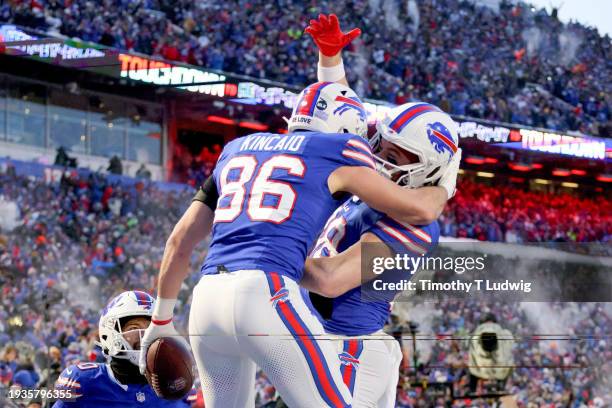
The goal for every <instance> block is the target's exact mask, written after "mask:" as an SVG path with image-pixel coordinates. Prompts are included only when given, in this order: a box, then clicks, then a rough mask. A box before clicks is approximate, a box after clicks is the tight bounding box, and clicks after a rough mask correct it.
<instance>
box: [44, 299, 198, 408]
mask: <svg viewBox="0 0 612 408" xmlns="http://www.w3.org/2000/svg"><path fill="white" fill-rule="evenodd" d="M153 303H154V299H153V297H151V295H149V294H148V293H145V292H141V291H138V290H133V291H129V292H123V293H122V294H120V295H118V296H116V297H115V298H113V299H112V300H111V301H110V302H109V304H108V305H107V306H106V307H105V308H104V310H103V311H102V316H101V317H100V322H99V324H98V327H99V336H100V341H99V343H98V345H99V346H100V348H101V349H102V353H103V354H104V356H106V358H107V360H108V363H107V364H97V363H80V364H77V365H72V366H70V367H68V368H66V369H65V370H64V371H63V372H62V373H61V374H60V376H59V378H58V380H57V382H56V384H55V388H56V389H57V390H64V391H65V392H69V396H70V398H69V399H66V400H61V401H57V402H56V403H55V405H53V407H54V408H62V407H66V408H68V407H75V408H76V407H83V408H130V407H143V406H147V407H164V408H166V407H167V408H179V407H180V408H186V407H189V406H191V403H188V402H186V401H168V400H164V399H161V398H159V397H158V396H157V395H156V394H155V392H154V391H153V389H152V388H151V387H150V386H149V384H148V383H147V380H146V378H145V377H144V376H143V375H141V374H140V371H139V370H138V357H139V348H140V339H141V336H142V333H143V332H144V330H145V329H146V328H147V326H149V323H150V322H151V313H152V311H153ZM191 397H193V396H191ZM191 397H188V398H191Z"/></svg>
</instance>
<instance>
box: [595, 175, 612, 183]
mask: <svg viewBox="0 0 612 408" xmlns="http://www.w3.org/2000/svg"><path fill="white" fill-rule="evenodd" d="M597 181H603V182H604V183H610V182H612V174H600V175H599V176H597Z"/></svg>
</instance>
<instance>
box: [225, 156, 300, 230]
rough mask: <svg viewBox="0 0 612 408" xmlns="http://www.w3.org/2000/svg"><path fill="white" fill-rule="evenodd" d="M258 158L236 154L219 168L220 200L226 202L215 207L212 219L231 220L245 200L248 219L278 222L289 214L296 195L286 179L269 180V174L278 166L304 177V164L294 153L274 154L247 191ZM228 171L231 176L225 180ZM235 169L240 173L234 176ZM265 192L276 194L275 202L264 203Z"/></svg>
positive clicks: (260, 169) (287, 217)
mask: <svg viewBox="0 0 612 408" xmlns="http://www.w3.org/2000/svg"><path fill="white" fill-rule="evenodd" d="M257 166H258V163H257V159H256V158H255V156H252V155H243V156H236V157H233V158H232V159H230V160H229V161H228V162H227V164H226V165H225V166H224V167H223V170H221V174H220V176H219V183H220V185H221V195H220V196H219V201H218V202H219V203H221V202H223V201H226V200H227V199H228V197H229V203H226V204H225V205H224V206H217V209H216V210H215V220H214V222H232V221H233V220H235V219H236V218H237V217H238V216H239V215H240V213H241V212H242V211H243V207H244V202H245V201H248V203H247V216H248V217H249V219H250V220H251V221H264V222H272V223H275V224H280V223H282V222H285V221H287V220H288V219H289V218H290V217H291V213H292V212H293V207H294V205H295V199H296V194H295V190H294V189H293V187H292V186H291V184H289V183H287V182H285V181H278V180H270V177H271V176H272V173H273V172H274V170H277V169H284V170H286V171H287V173H288V174H290V175H292V176H295V177H301V178H303V177H304V173H305V171H306V166H305V165H304V162H303V161H302V160H301V159H300V158H298V157H295V156H289V155H284V154H281V155H277V156H273V157H271V158H269V159H268V160H266V161H264V162H263V163H262V164H261V166H260V167H259V170H258V171H257V175H255V178H254V180H253V183H252V184H251V187H250V191H249V192H248V194H247V190H246V188H245V184H247V183H248V182H249V181H251V179H253V175H254V174H255V170H257ZM230 172H232V173H234V174H233V176H234V177H233V179H232V180H228V176H229V175H230ZM236 172H238V173H239V175H238V177H237V179H236V177H235V176H236V174H235V173H236ZM266 195H269V196H276V197H277V200H276V205H264V203H263V201H264V198H265V196H266Z"/></svg>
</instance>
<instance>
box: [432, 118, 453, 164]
mask: <svg viewBox="0 0 612 408" xmlns="http://www.w3.org/2000/svg"><path fill="white" fill-rule="evenodd" d="M427 137H428V138H429V142H430V143H431V144H432V145H433V147H434V149H435V150H436V152H438V153H444V152H445V151H447V152H448V153H449V160H450V158H451V157H453V154H455V152H456V151H457V145H456V144H455V141H454V139H453V136H452V135H451V132H450V131H449V130H448V129H447V128H446V126H444V125H443V124H442V123H440V122H435V123H430V124H428V125H427Z"/></svg>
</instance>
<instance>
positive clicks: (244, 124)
mask: <svg viewBox="0 0 612 408" xmlns="http://www.w3.org/2000/svg"><path fill="white" fill-rule="evenodd" d="M238 126H240V127H243V128H247V129H253V130H259V131H261V132H263V131H266V130H268V125H264V124H263V123H259V122H249V121H246V120H245V121H242V122H240V123H238Z"/></svg>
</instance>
